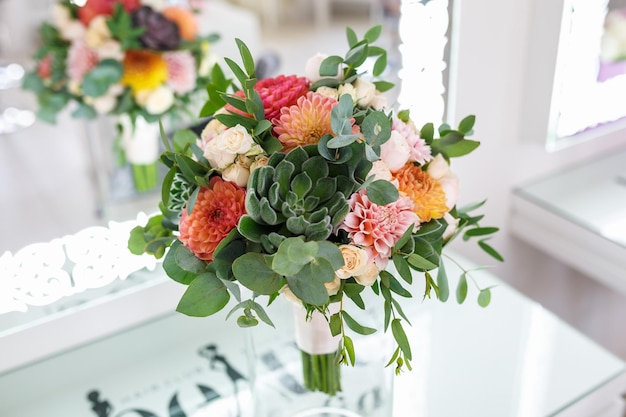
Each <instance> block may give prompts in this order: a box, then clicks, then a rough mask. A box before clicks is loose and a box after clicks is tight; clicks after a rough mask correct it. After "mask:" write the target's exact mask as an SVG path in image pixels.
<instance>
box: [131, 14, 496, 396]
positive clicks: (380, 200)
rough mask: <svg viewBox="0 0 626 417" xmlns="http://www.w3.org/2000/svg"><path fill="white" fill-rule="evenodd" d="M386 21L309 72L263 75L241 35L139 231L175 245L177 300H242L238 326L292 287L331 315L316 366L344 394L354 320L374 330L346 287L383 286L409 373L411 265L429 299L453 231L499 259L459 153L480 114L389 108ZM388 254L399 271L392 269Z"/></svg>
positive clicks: (197, 308) (378, 289) (325, 387)
mask: <svg viewBox="0 0 626 417" xmlns="http://www.w3.org/2000/svg"><path fill="white" fill-rule="evenodd" d="M380 33H381V27H380V26H376V27H373V28H371V29H370V30H369V31H367V32H366V33H365V35H364V37H363V39H358V37H357V35H356V33H355V32H354V31H353V30H351V29H347V37H348V43H349V50H348V52H347V53H346V54H345V56H343V57H342V56H323V55H316V56H314V57H312V58H311V59H310V60H309V61H308V62H307V63H306V70H305V75H304V76H298V75H279V76H277V77H275V78H268V79H263V80H257V79H256V77H255V71H254V62H253V60H252V55H251V53H250V51H249V50H248V49H247V47H246V45H245V44H243V43H242V42H240V41H237V42H238V46H239V50H240V53H241V59H242V64H241V65H240V64H238V63H236V62H235V61H233V60H231V59H229V58H226V59H225V61H226V64H227V65H228V67H229V68H230V70H231V71H232V73H233V74H234V77H235V78H236V80H235V81H233V80H229V79H227V77H224V72H223V71H221V70H220V69H219V67H218V66H216V67H214V69H213V76H212V77H211V79H212V81H213V83H212V84H211V85H209V87H208V91H209V100H208V102H207V103H206V105H205V107H204V109H203V114H202V115H203V116H206V115H212V116H213V118H212V119H211V120H210V121H209V122H208V123H207V125H206V127H205V128H204V130H203V131H202V134H201V135H200V137H199V138H198V137H196V135H195V134H193V133H192V132H191V131H179V132H177V133H176V135H174V138H173V142H172V143H170V142H169V141H167V140H166V141H165V146H166V147H167V150H166V151H165V152H164V153H163V155H162V158H161V160H162V162H163V163H164V164H165V165H167V166H168V167H169V174H168V175H167V177H166V179H165V181H164V183H163V190H162V191H163V192H162V198H163V200H162V203H161V205H160V210H161V213H160V214H158V215H155V216H153V217H152V218H151V219H150V220H149V221H148V223H147V224H146V225H145V226H138V227H137V228H135V229H134V230H133V232H132V234H131V237H130V239H129V247H130V249H131V251H132V252H133V253H137V254H141V253H146V252H147V253H151V254H154V255H155V256H156V257H158V258H160V257H162V256H164V255H165V258H164V260H163V267H164V269H165V271H166V273H167V274H168V275H169V276H170V277H171V278H172V279H174V280H176V281H178V282H180V283H182V284H184V285H187V286H188V288H187V290H186V292H185V293H184V295H183V297H182V299H181V300H180V303H179V305H178V308H177V310H178V311H180V312H182V313H184V314H188V315H191V316H208V315H211V314H214V313H216V312H218V311H220V310H222V309H223V308H224V307H225V306H226V305H227V303H228V302H229V300H230V299H231V297H234V298H235V299H236V302H237V303H236V305H235V306H234V307H233V309H232V311H231V312H230V314H233V313H235V312H237V311H240V312H241V314H239V318H238V319H237V323H238V324H239V325H240V326H244V327H247V326H254V325H256V324H258V321H259V320H261V321H263V322H265V323H267V324H269V325H271V326H272V325H273V323H272V320H271V318H270V315H269V314H268V313H267V312H266V311H265V307H264V306H263V305H262V303H261V301H260V300H262V299H265V297H267V303H266V304H270V303H271V302H272V301H273V300H274V299H276V298H277V297H279V296H285V297H288V298H290V299H292V300H295V302H296V303H297V304H298V305H299V306H301V307H302V309H303V312H304V313H303V317H306V319H309V320H310V319H312V318H314V316H315V315H318V314H319V315H321V316H322V317H323V318H324V319H323V320H322V323H323V326H325V328H326V333H327V334H328V337H331V338H333V337H334V338H335V340H336V341H337V342H336V343H335V344H334V346H331V348H330V351H327V352H322V353H319V352H310V351H306V350H304V349H303V360H304V362H303V370H304V379H305V385H306V387H307V388H308V389H310V390H321V391H324V392H327V393H329V394H331V395H332V394H335V393H336V392H337V391H338V390H340V389H341V388H340V384H339V382H340V381H339V364H354V361H355V346H354V344H353V342H352V338H351V337H350V332H356V333H358V334H371V333H373V332H375V331H376V330H377V329H374V328H371V327H366V326H364V325H362V324H360V323H359V322H358V321H357V320H355V319H354V318H353V315H351V314H350V313H349V312H348V310H349V308H347V307H348V306H347V304H348V302H347V301H348V300H351V302H352V303H351V304H354V305H355V306H357V307H358V308H361V309H367V308H368V306H367V305H366V304H365V303H364V300H363V297H362V294H363V291H374V293H375V294H377V295H378V296H380V297H381V302H384V312H385V313H384V315H385V317H384V330H385V331H386V330H388V329H389V328H390V329H391V333H392V334H393V338H394V340H395V342H396V344H397V345H396V349H395V351H391V352H389V359H390V360H389V365H391V364H395V367H396V370H397V371H400V370H401V369H402V368H404V367H407V368H410V362H411V359H412V353H411V346H410V343H409V342H408V339H407V336H406V333H405V331H404V328H403V325H405V323H406V321H408V320H407V319H406V316H405V314H404V312H403V311H402V308H401V305H400V303H399V302H398V300H397V297H411V296H412V295H413V294H412V293H411V290H410V285H411V283H412V281H413V276H414V274H415V273H419V274H420V275H421V276H422V277H423V279H424V280H425V282H426V292H425V294H423V296H424V297H430V296H431V293H432V292H434V293H435V295H436V296H437V297H438V298H439V299H442V300H445V299H446V298H447V297H448V285H447V277H446V274H445V270H444V268H443V264H442V261H441V260H442V250H443V248H444V246H445V245H446V244H447V243H448V242H449V241H450V240H451V239H453V238H454V237H456V236H462V237H463V239H465V240H467V239H470V238H476V239H478V244H479V245H480V247H481V248H483V249H484V250H485V251H486V252H487V253H489V254H490V255H492V256H493V257H495V258H496V259H499V260H501V256H500V255H499V254H498V252H497V251H495V250H494V249H493V247H492V246H490V245H489V244H488V243H487V240H488V238H489V237H490V235H492V234H493V233H495V232H496V231H497V230H498V229H497V228H495V227H482V226H479V222H480V221H481V219H482V216H475V215H470V214H469V211H470V210H473V209H475V208H477V207H479V206H480V205H481V204H480V203H479V204H476V205H473V207H468V208H465V209H461V208H457V207H456V200H457V196H458V191H459V182H458V178H457V176H456V175H455V174H454V173H453V172H452V171H451V169H450V160H451V158H454V157H461V156H464V155H466V154H468V153H470V152H471V151H473V150H474V149H476V147H478V145H479V142H477V141H474V140H470V139H467V138H466V137H465V136H466V135H469V134H470V133H471V131H472V127H473V124H474V117H473V116H469V117H467V118H465V119H464V120H462V121H461V123H460V124H459V126H458V128H456V129H454V128H452V127H450V126H448V125H442V126H440V127H439V128H438V129H437V130H435V128H434V126H433V125H432V124H431V123H429V124H426V125H424V126H423V127H421V128H419V129H418V128H417V127H416V126H415V125H414V124H413V122H412V121H411V118H410V116H409V114H408V112H406V111H398V112H396V111H394V110H392V109H390V108H388V107H387V102H386V99H385V96H384V94H383V93H384V91H386V90H388V89H389V88H391V87H392V84H390V83H388V82H385V81H383V80H379V79H378V77H379V76H380V74H382V72H383V70H384V69H385V67H386V57H387V55H386V51H385V50H384V49H382V48H380V47H377V46H375V45H374V44H373V43H374V42H375V41H376V39H377V38H378V37H379V35H380ZM366 62H367V63H371V64H373V65H369V67H372V68H373V70H372V72H371V74H370V73H368V72H366V71H364V70H363V69H362V67H364V64H365V63H366ZM391 263H392V264H393V265H394V266H395V269H396V270H397V275H398V276H396V275H394V274H392V273H390V272H388V271H387V270H386V269H387V267H388V265H390V264H391ZM435 269H437V273H436V277H433V274H432V273H431V271H433V270H435ZM465 275H466V274H463V276H462V277H461V280H460V283H459V288H458V289H457V299H458V301H459V302H462V301H463V300H464V299H465V297H466V295H467V280H466V276H465ZM240 286H243V287H245V288H247V289H249V290H250V291H251V293H252V294H253V295H252V296H251V298H248V299H243V297H242V296H241V292H240ZM489 299H490V290H489V288H484V289H481V291H480V297H479V300H478V302H479V303H480V304H481V305H487V304H488V303H489ZM381 322H382V320H381ZM316 337H317V336H316ZM301 349H302V348H301Z"/></svg>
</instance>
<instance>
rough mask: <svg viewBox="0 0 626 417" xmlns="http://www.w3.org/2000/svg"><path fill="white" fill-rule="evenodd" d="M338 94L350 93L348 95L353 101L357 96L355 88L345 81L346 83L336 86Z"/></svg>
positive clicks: (355, 100)
mask: <svg viewBox="0 0 626 417" xmlns="http://www.w3.org/2000/svg"><path fill="white" fill-rule="evenodd" d="M338 93H339V94H338V96H339V97H341V96H343V95H345V94H350V96H352V101H353V102H354V103H356V102H357V96H356V88H354V86H353V85H352V84H350V83H346V84H341V85H340V86H339V88H338Z"/></svg>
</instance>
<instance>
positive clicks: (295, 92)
mask: <svg viewBox="0 0 626 417" xmlns="http://www.w3.org/2000/svg"><path fill="white" fill-rule="evenodd" d="M309 85H310V84H309V81H308V80H307V79H306V78H304V77H297V76H295V75H289V76H286V75H279V76H278V77H275V78H265V79H263V80H261V81H259V82H258V83H256V84H255V86H254V89H255V90H256V92H257V93H259V96H260V97H261V101H262V102H263V108H264V110H265V118H266V119H267V120H269V121H272V120H273V119H275V118H277V117H278V116H280V109H282V108H283V107H288V106H291V105H293V104H296V102H297V101H298V99H299V98H300V97H302V96H303V95H305V94H306V93H307V92H308V91H309ZM235 95H236V96H239V97H241V98H243V97H244V93H243V91H237V92H236V93H235ZM226 109H227V110H228V111H231V112H233V113H237V114H241V115H245V113H243V112H241V111H239V110H237V109H235V108H234V107H233V106H231V105H229V104H227V105H226Z"/></svg>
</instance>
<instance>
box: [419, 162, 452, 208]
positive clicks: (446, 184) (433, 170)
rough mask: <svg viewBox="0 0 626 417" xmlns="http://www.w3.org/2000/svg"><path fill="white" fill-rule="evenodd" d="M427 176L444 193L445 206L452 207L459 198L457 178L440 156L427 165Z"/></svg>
mask: <svg viewBox="0 0 626 417" xmlns="http://www.w3.org/2000/svg"><path fill="white" fill-rule="evenodd" d="M426 172H427V173H428V175H430V176H431V177H432V178H433V179H435V180H436V181H437V182H438V183H439V184H441V188H443V191H444V192H445V193H446V206H448V208H449V209H451V208H452V207H454V205H455V204H456V202H457V200H458V198H459V178H458V177H457V176H456V175H455V174H454V173H453V172H452V171H451V170H450V165H448V163H447V162H446V160H445V159H444V158H443V156H442V155H441V154H437V156H435V157H434V158H433V160H432V161H430V163H429V164H428V168H427V169H426Z"/></svg>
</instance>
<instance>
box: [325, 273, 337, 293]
mask: <svg viewBox="0 0 626 417" xmlns="http://www.w3.org/2000/svg"><path fill="white" fill-rule="evenodd" d="M324 287H326V291H327V292H328V295H336V294H337V293H338V292H339V288H340V287H341V279H340V278H339V277H338V276H337V275H335V279H334V280H332V281H331V282H325V283H324Z"/></svg>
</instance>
